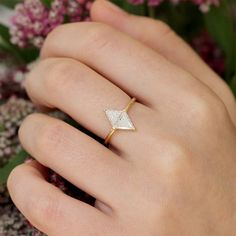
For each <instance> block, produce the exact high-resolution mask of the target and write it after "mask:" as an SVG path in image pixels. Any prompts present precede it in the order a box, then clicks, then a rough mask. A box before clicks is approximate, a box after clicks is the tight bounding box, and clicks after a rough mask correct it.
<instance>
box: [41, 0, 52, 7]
mask: <svg viewBox="0 0 236 236" xmlns="http://www.w3.org/2000/svg"><path fill="white" fill-rule="evenodd" d="M41 1H42V3H43V4H44V5H46V6H47V7H50V6H51V3H52V0H41Z"/></svg>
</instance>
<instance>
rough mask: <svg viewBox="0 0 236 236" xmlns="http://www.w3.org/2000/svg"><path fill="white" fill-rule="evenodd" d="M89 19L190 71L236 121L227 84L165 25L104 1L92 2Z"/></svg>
mask: <svg viewBox="0 0 236 236" xmlns="http://www.w3.org/2000/svg"><path fill="white" fill-rule="evenodd" d="M91 17H92V20H94V21H98V22H102V23H106V24H109V25H111V26H112V27H115V28H117V29H119V30H121V31H122V32H124V33H127V34H129V35H130V36H132V37H134V38H135V39H137V40H139V41H141V42H143V43H144V44H146V45H147V46H149V47H151V48H153V49H155V50H157V51H158V52H159V53H160V54H162V55H163V56H164V57H166V58H167V59H168V60H169V61H171V62H173V63H175V64H176V65H178V66H180V67H182V68H183V69H185V70H187V71H189V72H190V73H191V74H193V75H194V76H195V77H197V78H198V79H199V80H201V81H202V82H204V83H205V84H206V85H208V86H209V87H210V88H211V89H212V90H213V91H214V92H215V93H216V94H217V95H218V96H219V97H220V98H221V99H222V100H223V102H224V103H225V104H226V106H227V107H228V110H229V111H230V113H231V116H232V117H234V119H235V122H236V109H235V99H234V97H233V94H232V93H231V92H230V90H229V88H228V86H227V85H226V83H224V82H223V80H222V79H221V78H219V76H218V75H217V74H216V73H215V72H214V71H213V70H211V69H210V67H208V66H207V65H206V63H205V62H204V61H203V60H202V59H201V58H200V57H199V56H198V55H197V54H196V53H195V52H194V50H193V49H192V48H191V47H190V46H189V45H188V44H187V43H186V42H184V40H183V39H181V38H180V37H179V36H178V35H176V34H175V33H174V32H173V31H172V30H171V29H170V28H169V27H168V26H167V25H166V24H165V23H163V22H161V21H158V20H153V19H150V18H146V17H139V16H135V15H129V14H127V13H126V12H124V11H122V10H121V9H120V8H117V7H116V6H115V5H113V4H111V3H110V2H109V1H106V0H97V1H95V3H94V4H93V6H92V9H91Z"/></svg>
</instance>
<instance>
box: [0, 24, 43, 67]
mask: <svg viewBox="0 0 236 236" xmlns="http://www.w3.org/2000/svg"><path fill="white" fill-rule="evenodd" d="M0 49H2V50H4V51H6V52H9V53H10V54H11V55H13V56H14V57H15V58H16V59H17V60H19V61H20V62H22V63H30V62H32V61H34V60H35V59H36V58H37V57H38V56H39V50H38V49H36V48H24V49H21V48H19V47H17V46H16V45H13V44H12V43H11V36H10V33H9V29H8V28H7V27H6V26H4V25H2V24H0Z"/></svg>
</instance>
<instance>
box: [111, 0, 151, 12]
mask: <svg viewBox="0 0 236 236" xmlns="http://www.w3.org/2000/svg"><path fill="white" fill-rule="evenodd" d="M112 2H113V3H115V4H116V5H118V6H119V7H121V8H122V9H124V10H125V11H127V12H129V13H131V14H135V15H140V16H147V13H148V11H147V6H146V4H141V5H133V4H130V3H129V2H128V0H112Z"/></svg>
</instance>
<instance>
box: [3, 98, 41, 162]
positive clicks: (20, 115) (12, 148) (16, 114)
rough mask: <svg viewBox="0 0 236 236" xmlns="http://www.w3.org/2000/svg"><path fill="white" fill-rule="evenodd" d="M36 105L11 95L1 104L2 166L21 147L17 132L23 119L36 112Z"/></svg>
mask: <svg viewBox="0 0 236 236" xmlns="http://www.w3.org/2000/svg"><path fill="white" fill-rule="evenodd" d="M35 110H36V109H35V107H34V105H33V104H32V103H31V102H30V101H28V100H25V99H22V98H17V97H11V98H10V99H9V100H8V101H7V102H6V103H5V104H3V105H1V106H0V166H3V165H4V164H5V163H7V162H8V160H9V158H10V157H12V156H13V155H15V154H16V153H18V152H19V151H20V149H21V147H20V144H19V140H18V136H17V132H18V129H19V126H20V125H21V123H22V120H23V119H24V118H25V117H26V116H27V115H29V114H31V113H33V112H35Z"/></svg>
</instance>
